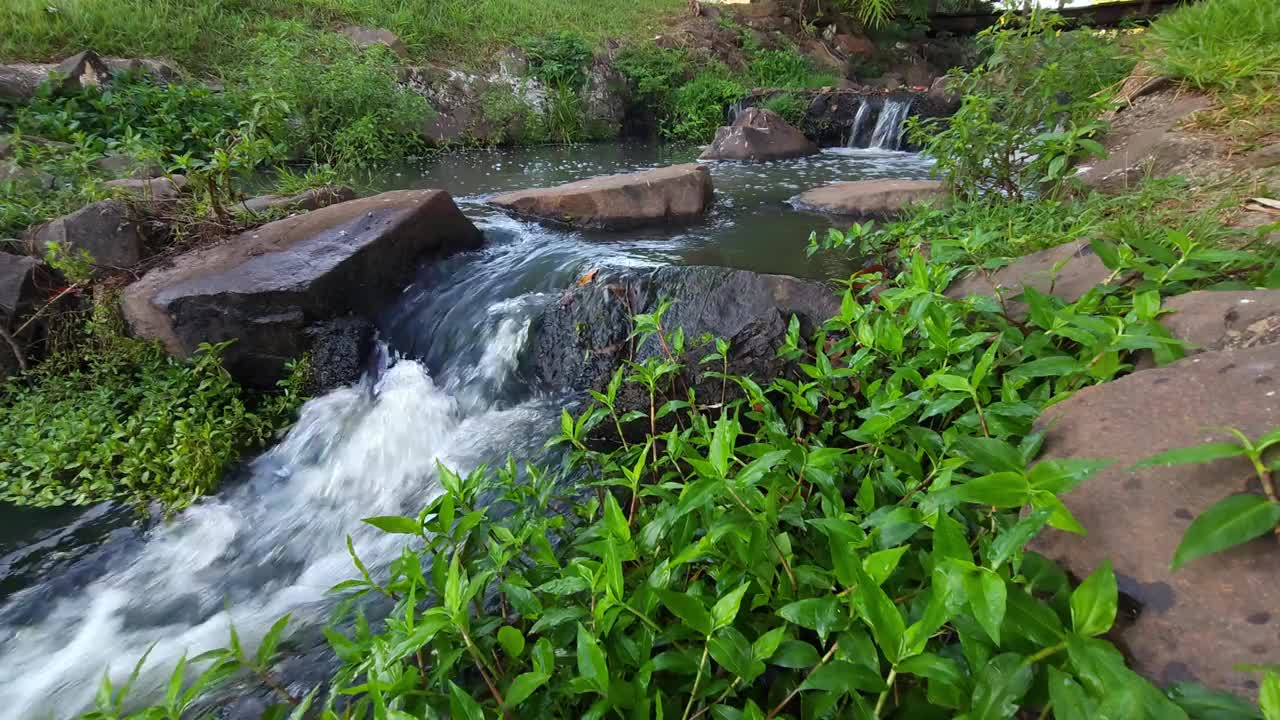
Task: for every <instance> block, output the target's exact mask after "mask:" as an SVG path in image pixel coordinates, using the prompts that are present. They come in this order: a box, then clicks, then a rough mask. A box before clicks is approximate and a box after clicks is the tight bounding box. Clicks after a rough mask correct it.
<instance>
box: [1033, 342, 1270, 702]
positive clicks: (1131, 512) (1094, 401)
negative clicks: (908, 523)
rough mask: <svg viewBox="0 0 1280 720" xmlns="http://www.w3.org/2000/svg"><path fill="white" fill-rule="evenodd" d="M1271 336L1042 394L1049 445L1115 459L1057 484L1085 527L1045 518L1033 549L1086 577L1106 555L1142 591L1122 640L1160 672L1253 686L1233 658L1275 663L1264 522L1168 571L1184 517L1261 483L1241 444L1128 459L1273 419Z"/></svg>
mask: <svg viewBox="0 0 1280 720" xmlns="http://www.w3.org/2000/svg"><path fill="white" fill-rule="evenodd" d="M1278 392H1280V346H1275V345H1271V346H1264V347H1258V348H1253V349H1248V350H1232V351H1225V352H1214V353H1205V354H1201V355H1197V356H1195V357H1191V358H1187V359H1184V360H1181V361H1179V362H1177V363H1174V364H1172V365H1169V366H1167V367H1163V368H1158V369H1153V370H1145V371H1143V372H1138V373H1134V374H1132V375H1129V376H1127V377H1125V378H1122V379H1120V380H1116V381H1114V382H1110V383H1106V384H1104V385H1098V386H1094V387H1091V388H1087V389H1085V390H1081V391H1080V392H1078V393H1076V394H1075V395H1074V396H1072V397H1071V398H1069V399H1067V400H1065V401H1063V402H1061V403H1059V404H1057V405H1054V406H1052V407H1050V408H1049V409H1048V410H1046V411H1045V413H1044V415H1043V416H1042V417H1041V418H1040V420H1039V422H1038V425H1039V426H1040V427H1042V428H1044V429H1046V430H1047V431H1048V435H1047V437H1046V441H1045V446H1044V450H1045V452H1044V459H1045V460H1056V459H1067V458H1097V459H1106V460H1113V461H1115V462H1114V464H1113V465H1112V466H1111V467H1109V468H1108V469H1106V470H1104V471H1102V472H1100V473H1098V474H1097V475H1095V476H1094V477H1092V478H1090V479H1088V480H1086V481H1085V482H1084V484H1082V485H1080V486H1079V487H1077V488H1076V489H1074V490H1072V491H1071V492H1069V493H1067V494H1066V495H1065V496H1063V502H1065V503H1066V505H1067V507H1068V508H1069V509H1070V510H1071V512H1072V513H1073V514H1074V515H1075V517H1076V519H1077V520H1079V522H1080V524H1081V525H1083V526H1084V528H1085V530H1086V531H1087V532H1088V534H1087V535H1084V536H1079V535H1071V534H1068V533H1064V532H1060V531H1056V530H1046V531H1045V532H1044V533H1043V534H1042V535H1041V536H1040V537H1039V538H1038V539H1037V540H1035V541H1034V542H1033V543H1032V549H1034V550H1037V551H1039V552H1041V553H1043V554H1044V555H1046V556H1048V557H1050V558H1052V559H1055V560H1058V561H1059V562H1061V563H1063V564H1064V566H1065V567H1066V569H1067V570H1069V571H1070V572H1071V573H1072V574H1073V575H1075V576H1077V577H1081V578H1083V577H1085V576H1086V575H1088V574H1089V573H1091V572H1093V570H1094V569H1095V568H1096V567H1097V566H1098V565H1099V564H1100V563H1101V562H1102V561H1104V560H1108V559H1109V560H1111V561H1112V562H1113V563H1114V566H1115V572H1116V577H1117V579H1118V581H1119V585H1120V592H1122V593H1125V594H1127V595H1129V596H1131V597H1133V598H1134V599H1135V600H1137V601H1138V603H1140V604H1141V606H1142V608H1141V612H1140V614H1139V615H1138V617H1137V619H1136V621H1135V622H1134V623H1133V624H1132V626H1130V627H1127V628H1124V629H1123V630H1122V631H1121V633H1120V636H1119V644H1120V645H1121V646H1122V647H1123V648H1124V649H1126V650H1127V651H1128V652H1127V654H1128V655H1130V657H1131V658H1132V660H1133V667H1134V669H1135V670H1137V671H1138V672H1140V673H1142V674H1143V675H1145V676H1147V677H1148V678H1150V679H1152V680H1153V681H1155V682H1156V683H1158V684H1161V685H1169V684H1172V683H1176V682H1184V681H1193V682H1199V683H1203V684H1205V685H1207V686H1209V687H1211V688H1216V689H1220V690H1227V691H1231V692H1234V693H1237V694H1240V695H1244V696H1251V695H1254V694H1256V691H1257V684H1256V678H1255V676H1254V675H1253V674H1252V673H1248V672H1242V671H1239V670H1236V669H1234V668H1235V667H1236V666H1237V665H1241V664H1273V663H1280V643H1277V642H1275V637H1276V633H1277V632H1280V610H1278V609H1277V608H1280V584H1277V583H1276V578H1277V577H1280V549H1278V548H1277V547H1276V538H1275V537H1274V536H1273V535H1271V534H1269V533H1268V534H1267V535H1265V536H1263V537H1261V538H1258V539H1256V540H1253V541H1251V542H1249V543H1247V544H1245V545H1242V546H1239V547H1236V548H1233V549H1231V550H1228V551H1226V552H1223V553H1220V554H1216V555H1213V556H1211V557H1207V558H1202V559H1200V560H1195V561H1192V562H1190V563H1188V564H1187V565H1185V566H1183V567H1182V568H1181V569H1179V570H1177V571H1175V572H1170V570H1169V563H1170V561H1171V560H1172V558H1173V553H1174V550H1175V549H1176V548H1177V547H1178V544H1179V542H1180V541H1181V539H1182V535H1183V533H1184V532H1186V530H1187V527H1188V526H1189V525H1190V523H1191V521H1192V520H1193V519H1194V518H1195V517H1196V516H1197V515H1199V514H1200V513H1203V512H1204V511H1205V510H1207V509H1208V508H1209V507H1211V506H1212V505H1214V504H1215V503H1217V502H1219V501H1221V500H1223V499H1225V498H1227V497H1229V496H1231V495H1235V494H1238V493H1258V492H1260V490H1259V488H1258V482H1257V479H1256V475H1255V474H1254V471H1253V468H1252V466H1251V465H1250V464H1249V462H1248V461H1247V460H1245V459H1244V458H1232V459H1226V460H1218V461H1215V462H1212V463H1208V464H1204V465H1180V466H1173V467H1161V468H1154V469H1145V470H1133V469H1131V468H1132V466H1133V465H1134V464H1135V463H1137V462H1138V461H1140V460H1143V459H1145V458H1147V457H1150V456H1151V455H1154V454H1156V453H1159V452H1164V451H1167V450H1172V449H1175V448H1182V447H1188V446H1192V445H1198V444H1201V443H1204V442H1213V441H1224V440H1227V439H1228V438H1227V437H1226V436H1225V435H1223V434H1221V433H1219V432H1213V431H1210V430H1206V429H1205V428H1206V427H1208V426H1218V427H1233V428H1237V429H1239V430H1240V431H1242V432H1244V433H1245V434H1246V435H1248V436H1250V437H1255V438H1256V437H1258V436H1259V435H1261V434H1263V433H1266V432H1270V431H1271V430H1273V429H1275V428H1276V427H1277V426H1280V395H1278V394H1277V393H1278Z"/></svg>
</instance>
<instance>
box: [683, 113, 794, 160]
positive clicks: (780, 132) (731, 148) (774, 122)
mask: <svg viewBox="0 0 1280 720" xmlns="http://www.w3.org/2000/svg"><path fill="white" fill-rule="evenodd" d="M817 152H818V146H817V145H816V144H815V143H814V142H813V141H812V140H810V139H809V138H807V137H805V135H804V133H802V132H800V131H799V130H797V129H796V128H794V127H792V126H790V125H788V124H787V121H786V120H783V119H782V116H781V115H779V114H777V113H775V112H773V111H772V110H765V109H764V108H754V107H753V108H747V109H746V110H744V111H743V112H742V113H741V114H740V115H738V118H737V119H736V120H734V122H733V124H732V125H730V126H728V127H722V128H720V129H719V130H717V131H716V138H715V140H713V141H712V142H711V146H710V147H708V148H707V149H706V151H705V152H703V153H702V157H701V158H700V159H701V160H748V161H752V162H763V161H767V160H788V159H790V158H798V157H805V156H806V155H814V154H816V153H817Z"/></svg>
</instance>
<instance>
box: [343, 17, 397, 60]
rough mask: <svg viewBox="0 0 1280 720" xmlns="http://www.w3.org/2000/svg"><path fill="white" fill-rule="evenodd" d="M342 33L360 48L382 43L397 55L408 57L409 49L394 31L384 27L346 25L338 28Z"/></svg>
mask: <svg viewBox="0 0 1280 720" xmlns="http://www.w3.org/2000/svg"><path fill="white" fill-rule="evenodd" d="M339 32H341V33H342V34H343V35H345V36H347V38H348V39H349V40H351V42H353V43H355V46H356V47H358V48H361V49H364V48H369V47H374V46H376V45H382V46H383V47H386V48H388V49H390V50H391V52H393V53H395V54H396V56H397V57H399V58H401V59H404V58H408V57H409V49H408V48H406V47H405V46H404V43H402V42H400V38H399V37H397V36H396V34H395V33H393V32H391V31H390V30H386V29H384V28H374V27H364V26H362V25H348V26H346V27H344V28H342V30H340V31H339Z"/></svg>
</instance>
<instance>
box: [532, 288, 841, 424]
mask: <svg viewBox="0 0 1280 720" xmlns="http://www.w3.org/2000/svg"><path fill="white" fill-rule="evenodd" d="M663 298H666V299H670V300H671V301H673V304H672V306H671V308H670V309H669V310H668V311H667V312H666V314H665V315H664V316H663V319H662V323H663V327H664V328H665V329H666V330H667V331H672V330H675V329H676V328H682V329H683V331H684V336H685V353H684V357H683V358H681V360H682V361H683V362H684V365H685V369H684V370H683V372H682V373H681V375H680V378H679V381H678V383H677V384H678V387H679V390H678V392H677V396H678V398H679V399H684V397H685V389H686V388H693V389H694V390H695V391H696V392H697V395H698V398H699V400H700V401H702V402H705V403H716V402H719V401H720V400H721V394H722V392H726V393H727V396H726V399H732V398H733V397H737V390H736V388H735V387H733V386H732V383H730V384H729V386H728V387H722V383H721V381H720V380H719V379H717V378H709V377H707V376H706V373H705V372H704V371H705V370H714V371H719V370H722V369H723V368H722V367H721V366H720V364H718V363H717V364H715V366H714V367H707V366H703V365H701V364H700V363H699V360H700V359H701V358H702V357H703V356H705V355H706V354H707V353H708V352H714V350H715V344H714V342H712V343H704V342H703V341H702V336H703V335H704V334H707V333H709V334H710V335H712V336H714V337H720V338H724V339H726V340H728V341H729V343H730V352H729V363H728V371H729V372H730V373H736V374H742V375H748V376H750V377H752V378H753V379H755V380H756V381H757V382H759V383H761V384H762V385H763V384H767V383H768V381H769V380H770V379H771V378H773V377H776V376H778V374H779V373H781V372H783V371H784V370H785V368H786V363H785V361H783V360H780V359H778V357H777V349H778V348H779V347H780V346H781V345H782V343H783V341H784V339H785V337H786V333H787V324H788V322H789V321H790V317H791V315H792V314H793V313H794V314H795V315H797V316H798V317H799V318H800V319H801V321H802V323H803V325H804V326H805V328H806V329H813V328H814V327H816V326H818V325H820V324H821V323H822V322H824V321H825V320H826V319H827V318H829V317H831V316H832V315H834V314H835V313H836V312H837V311H838V310H839V302H838V299H837V297H836V295H835V293H834V291H833V290H832V289H830V288H828V287H826V286H825V285H823V284H821V283H817V282H813V281H810V280H801V279H798V278H793V277H787V276H784V275H762V274H757V273H752V272H748V271H746V270H730V269H727V268H719V267H704V266H693V267H664V268H659V269H657V270H651V271H628V272H626V273H623V274H620V275H617V276H613V277H603V276H602V277H597V278H596V279H594V280H593V281H591V282H589V283H586V284H583V285H579V286H576V287H574V288H572V289H570V290H566V291H565V293H564V295H563V296H562V297H560V298H558V299H556V300H554V301H552V302H551V303H549V304H548V305H547V306H546V308H545V309H544V310H543V312H542V314H541V316H540V317H539V318H538V320H537V321H536V323H535V326H534V329H533V334H532V339H531V341H530V343H529V348H528V351H527V352H528V353H529V357H528V359H527V361H526V365H528V366H529V371H530V375H531V376H533V377H535V378H537V380H538V381H539V382H541V383H542V384H544V385H545V386H547V387H550V388H554V389H557V390H577V391H585V390H601V391H602V390H604V389H605V387H606V386H607V385H608V383H609V380H610V378H612V377H613V373H614V371H615V370H617V369H618V368H619V367H621V366H622V364H623V362H624V361H626V360H633V361H635V362H642V361H643V360H645V359H646V358H649V357H653V356H655V355H659V354H662V353H663V352H664V350H663V344H662V343H661V342H660V341H659V340H658V339H657V338H650V339H649V340H648V341H646V342H644V343H643V344H640V345H639V346H635V347H633V343H632V341H631V340H630V339H629V338H630V336H631V332H632V328H633V322H632V316H633V315H635V314H640V313H651V312H653V311H655V310H656V309H657V308H658V305H659V303H660V302H661V300H662V299H663ZM620 398H621V399H620V402H619V407H620V408H621V409H620V413H621V412H626V411H629V410H644V411H645V412H646V413H647V412H648V396H647V395H646V394H644V392H643V391H642V390H641V389H640V388H638V387H627V388H624V389H623V391H622V393H621V396H620Z"/></svg>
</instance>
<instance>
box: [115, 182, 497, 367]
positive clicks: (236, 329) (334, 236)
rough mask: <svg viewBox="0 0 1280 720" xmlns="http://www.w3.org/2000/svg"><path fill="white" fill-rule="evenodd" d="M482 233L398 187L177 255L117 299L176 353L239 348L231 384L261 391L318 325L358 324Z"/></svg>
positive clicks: (446, 204)
mask: <svg viewBox="0 0 1280 720" xmlns="http://www.w3.org/2000/svg"><path fill="white" fill-rule="evenodd" d="M481 243H482V237H481V235H480V231H479V230H477V229H476V227H475V226H474V225H472V224H471V221H470V220H468V219H467V218H466V217H465V216H464V215H463V214H462V213H461V212H460V211H459V210H458V208H457V206H456V205H454V203H453V199H452V198H451V197H450V196H449V194H448V193H446V192H444V191H442V190H401V191H396V192H388V193H383V194H381V195H376V196H373V197H369V198H364V199H361V200H352V201H350V202H345V203H339V204H337V205H331V206H329V207H326V208H322V209H320V210H316V211H314V212H310V213H306V214H304V215H298V216H296V217H292V218H288V219H285V220H278V221H276V222H273V223H268V224H266V225H263V226H262V227H259V228H256V229H254V230H250V231H248V232H246V233H244V234H242V235H240V236H239V237H237V238H234V239H232V240H230V241H228V242H226V243H224V244H221V245H217V246H214V247H209V248H204V249H200V250H194V251H192V252H188V253H186V254H183V255H180V256H178V257H177V258H175V259H174V260H173V262H172V264H171V265H170V266H169V267H164V268H158V269H156V270H152V271H151V272H149V273H147V274H146V275H145V276H144V277H143V278H142V279H141V280H139V281H137V282H135V283H133V284H132V285H130V286H129V287H128V288H127V289H126V290H125V293H124V313H125V319H126V320H127V321H128V323H129V327H130V329H131V330H132V331H133V332H134V333H135V334H136V335H139V336H142V337H146V338H151V339H154V340H158V341H160V342H161V343H163V344H164V346H165V348H166V349H167V350H168V351H169V352H170V353H172V354H173V355H176V356H180V357H181V356H187V355H190V354H191V353H193V352H195V350H196V348H197V347H198V346H199V345H200V344H201V343H219V342H224V341H227V340H235V341H236V342H235V343H234V344H233V345H232V346H231V347H230V348H228V350H227V352H226V355H225V362H226V366H227V369H228V370H230V371H231V373H232V375H234V376H235V377H236V379H238V380H239V381H241V382H243V383H246V384H249V385H253V386H257V387H269V386H271V385H272V384H273V383H274V382H276V381H277V380H279V379H280V378H281V377H282V376H283V372H284V364H285V362H286V361H288V360H290V359H294V358H298V357H300V356H301V355H303V354H304V353H306V352H307V351H308V350H310V349H312V347H313V344H314V338H313V336H314V333H315V332H317V331H316V330H315V328H316V326H317V324H320V325H323V324H324V323H327V322H329V321H331V320H334V319H338V318H343V317H347V316H349V315H357V316H367V315H370V314H372V313H374V312H376V311H378V310H379V309H381V308H382V306H383V305H384V304H385V303H386V302H387V301H389V300H390V299H391V298H392V297H394V296H395V294H396V293H397V292H399V291H400V288H401V287H402V286H403V284H404V283H405V281H406V280H407V279H408V278H409V277H411V275H412V274H413V271H414V268H415V266H416V264H417V261H418V260H419V259H421V258H422V257H424V256H431V255H448V254H451V253H455V252H460V251H464V250H472V249H475V248H478V247H480V245H481Z"/></svg>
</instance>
